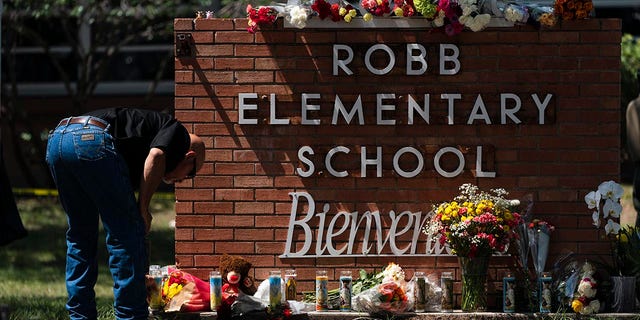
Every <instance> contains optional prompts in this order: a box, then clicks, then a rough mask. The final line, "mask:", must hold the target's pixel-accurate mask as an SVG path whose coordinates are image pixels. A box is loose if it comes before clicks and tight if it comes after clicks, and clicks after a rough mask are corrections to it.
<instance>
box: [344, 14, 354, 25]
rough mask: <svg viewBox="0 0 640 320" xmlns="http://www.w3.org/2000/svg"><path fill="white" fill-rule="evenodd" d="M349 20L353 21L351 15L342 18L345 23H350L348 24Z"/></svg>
mask: <svg viewBox="0 0 640 320" xmlns="http://www.w3.org/2000/svg"><path fill="white" fill-rule="evenodd" d="M351 19H353V17H351V15H348V14H347V15H345V16H344V21H345V22H346V23H350V22H351Z"/></svg>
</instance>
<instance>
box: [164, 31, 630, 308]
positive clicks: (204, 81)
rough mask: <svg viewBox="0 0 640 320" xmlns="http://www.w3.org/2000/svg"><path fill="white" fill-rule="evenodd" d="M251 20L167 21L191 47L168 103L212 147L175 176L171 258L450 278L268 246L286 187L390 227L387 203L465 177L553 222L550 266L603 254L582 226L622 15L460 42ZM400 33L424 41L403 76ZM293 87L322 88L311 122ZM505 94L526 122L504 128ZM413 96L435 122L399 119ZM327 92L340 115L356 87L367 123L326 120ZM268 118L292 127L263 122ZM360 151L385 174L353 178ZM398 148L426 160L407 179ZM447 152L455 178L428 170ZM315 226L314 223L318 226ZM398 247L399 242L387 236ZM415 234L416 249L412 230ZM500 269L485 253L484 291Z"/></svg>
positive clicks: (279, 231) (426, 260) (599, 173)
mask: <svg viewBox="0 0 640 320" xmlns="http://www.w3.org/2000/svg"><path fill="white" fill-rule="evenodd" d="M326 23H328V24H329V23H332V22H326ZM246 27H247V20H245V19H211V20H204V19H203V20H197V21H195V23H194V21H193V20H192V19H176V20H175V31H176V32H177V33H190V34H191V35H192V37H193V40H194V42H195V45H194V49H195V50H194V51H195V54H194V56H193V57H187V58H176V60H175V66H176V71H175V77H176V90H175V92H176V96H175V113H176V116H177V118H178V119H180V120H181V121H183V122H184V123H185V125H186V126H187V127H188V128H189V130H190V131H192V132H194V133H196V134H198V135H200V136H202V137H203V138H204V140H205V142H206V145H207V155H206V162H205V165H204V167H203V169H202V170H201V171H200V174H199V175H198V176H197V177H196V178H194V179H193V180H187V181H185V182H182V183H180V184H178V185H177V186H176V198H177V204H176V211H177V217H176V261H177V263H178V264H179V265H180V266H181V267H183V268H185V269H187V270H188V271H191V272H193V273H195V274H197V275H199V276H201V277H206V274H207V272H208V271H209V270H211V269H214V268H215V267H216V266H217V265H218V259H219V256H220V255H221V254H223V253H229V254H238V255H242V256H244V257H246V258H248V259H249V260H250V261H251V262H253V264H254V268H253V270H252V272H253V276H254V277H256V278H257V279H260V280H261V279H265V278H266V277H267V276H268V272H269V270H272V269H274V268H279V269H284V268H290V267H295V268H296V269H297V270H298V275H299V278H300V279H301V281H300V283H301V285H300V286H301V289H302V290H311V289H312V288H313V283H312V281H310V280H311V279H313V277H314V274H315V270H316V268H318V267H320V268H326V269H328V270H329V271H330V272H329V277H330V279H337V277H336V272H339V270H341V269H351V270H353V271H354V272H355V271H357V270H359V269H360V268H365V269H367V270H372V269H373V268H376V269H378V270H379V269H380V268H381V267H384V266H385V265H386V264H387V262H389V261H395V262H397V263H399V264H400V265H401V266H403V267H404V268H405V270H406V271H407V273H408V276H409V275H411V274H412V273H413V271H414V270H417V269H419V270H422V271H425V272H427V273H432V272H434V273H436V274H439V272H441V271H452V272H454V274H455V275H456V278H457V279H458V280H459V279H460V273H459V268H458V263H457V260H456V259H455V258H454V257H393V256H386V255H385V256H383V257H375V256H374V257H340V258H295V259H291V258H289V259H287V258H284V259H283V258H280V257H279V256H280V255H281V254H282V253H283V252H284V247H285V240H286V237H287V230H288V224H289V216H290V214H291V207H292V205H291V203H292V198H291V197H290V196H289V193H290V192H294V191H296V192H300V191H304V192H308V193H309V194H310V195H311V196H312V197H313V198H314V199H315V201H316V204H317V206H316V212H319V211H321V208H322V205H323V204H324V203H328V204H329V205H330V210H329V213H328V214H327V216H328V218H327V220H328V219H330V218H331V216H332V214H335V213H336V212H338V211H347V212H354V211H358V212H364V211H366V210H370V211H373V210H379V211H380V213H381V215H382V216H383V217H384V220H385V223H386V225H385V228H388V227H389V220H388V219H389V217H388V214H389V212H390V211H395V212H401V211H403V210H410V211H412V212H417V211H422V212H427V211H429V210H430V209H431V205H432V204H434V203H437V202H440V201H443V200H448V199H451V198H452V197H453V196H454V195H455V194H457V192H458V190H457V188H458V186H459V185H461V184H463V183H466V182H471V183H474V184H476V185H478V186H480V187H481V188H483V189H489V188H495V187H503V188H505V189H507V190H508V191H509V192H510V196H512V197H513V198H521V197H525V196H526V195H529V194H530V195H532V197H533V199H534V201H535V205H534V209H533V211H534V212H533V214H534V216H535V217H537V218H540V219H544V220H548V221H550V222H551V223H553V224H554V225H555V226H557V232H555V233H554V234H553V236H552V245H551V256H550V258H549V261H551V262H552V261H553V258H554V257H555V256H556V255H558V254H559V253H561V252H563V251H565V250H570V251H573V252H576V253H578V254H580V255H584V256H585V257H594V256H596V255H600V254H606V253H607V249H608V248H607V243H606V242H604V241H600V240H599V237H600V236H601V235H602V232H601V231H598V230H596V229H594V227H593V226H592V225H591V219H590V213H589V210H587V208H586V206H585V204H584V201H583V198H584V195H585V194H586V193H587V192H589V191H590V190H593V189H595V188H596V187H597V185H598V184H599V183H600V182H602V181H604V180H608V179H614V180H618V177H619V172H620V167H619V159H620V148H621V146H620V139H619V136H620V123H621V122H620V119H621V114H620V102H619V99H620V84H619V83H620V81H619V80H620V73H619V63H620V36H621V32H620V28H621V25H620V21H619V20H614V19H592V20H586V21H579V22H563V23H562V25H561V26H558V27H556V28H553V29H544V30H537V29H534V28H533V27H530V26H516V27H512V28H510V27H506V28H489V29H487V30H484V31H482V32H478V33H472V32H468V31H466V32H464V33H462V34H460V35H458V36H456V37H447V36H446V35H443V34H440V33H433V32H430V30H429V29H406V28H398V29H369V28H362V29H357V28H356V29H339V28H338V29H336V28H333V29H303V30H299V29H295V28H286V27H284V26H283V21H282V19H280V20H279V21H278V22H277V24H276V25H275V26H273V27H271V26H267V27H262V28H261V30H260V31H259V32H257V33H255V34H250V33H248V32H247V31H246ZM407 43H418V44H422V45H423V46H424V47H425V48H426V49H427V64H428V70H427V72H426V73H424V74H422V75H417V76H415V75H414V76H407V75H406V74H405V66H406V59H404V57H405V56H404V54H405V52H406V49H405V46H406V44H407ZM334 44H343V45H347V46H349V47H351V48H352V50H353V52H354V59H353V62H352V63H351V64H350V67H351V68H352V69H353V71H354V74H353V75H351V76H350V75H347V74H345V72H342V71H341V72H339V73H338V75H333V73H332V68H333V64H334V63H333V60H332V50H333V45H334ZM374 44H386V45H387V46H388V47H389V48H391V49H392V51H393V52H394V53H395V55H396V61H397V63H396V64H395V67H394V68H393V69H392V71H391V72H390V73H388V74H385V75H373V74H371V73H370V72H368V71H367V69H366V67H365V64H364V55H365V53H366V51H367V50H368V49H370V48H371V46H372V45H374ZM441 44H453V45H455V46H456V47H457V48H459V51H460V52H459V62H460V71H459V72H458V73H457V74H455V75H443V74H440V72H439V70H438V66H439V61H438V60H439V58H440V57H439V55H438V48H439V46H440V45H441ZM371 61H372V64H373V66H374V67H376V68H378V69H381V68H383V67H384V66H385V65H387V63H388V62H389V61H388V58H385V56H384V55H381V54H380V52H379V51H378V52H376V53H375V54H374V55H373V56H372V59H371ZM447 67H451V65H450V64H448V65H447ZM242 93H255V94H256V97H257V98H256V99H248V100H246V101H245V103H248V104H255V105H257V110H249V111H245V114H244V116H245V117H247V118H249V119H256V121H257V124H240V123H239V117H240V116H239V105H240V99H239V94H242ZM303 93H317V94H320V97H321V98H319V99H313V102H312V103H310V104H317V105H320V110H319V111H310V112H308V115H309V116H310V117H311V118H313V119H318V120H320V121H321V124H320V125H302V124H301V123H302V122H303V119H302V114H301V111H300V110H301V100H302V94H303ZM391 93H393V94H395V99H388V100H384V103H386V104H393V105H395V110H391V111H384V113H383V118H384V119H391V120H396V123H395V125H382V124H377V123H376V99H377V94H391ZM443 93H449V94H452V93H457V94H460V95H461V98H460V99H459V100H455V111H454V117H453V120H454V124H452V125H450V124H448V122H447V115H448V110H449V109H448V104H447V103H448V102H447V100H443V99H442V98H441V94H443ZM502 93H513V94H515V95H516V96H518V97H520V98H521V100H522V106H521V110H520V111H519V112H518V114H517V117H518V119H519V120H520V121H521V123H519V124H516V123H514V122H513V121H512V120H510V119H506V120H507V121H506V123H505V124H500V121H501V117H500V94H502ZM271 94H275V97H276V99H275V103H274V105H275V106H276V109H275V110H276V111H275V112H276V114H275V117H272V116H270V105H271V103H272V102H271ZM424 94H430V123H429V124H427V123H425V121H424V120H418V119H416V121H415V123H414V124H411V125H410V124H408V113H409V112H408V108H407V103H408V102H407V101H408V100H409V97H410V96H411V97H412V98H414V99H415V100H416V101H418V103H419V104H421V105H422V103H423V101H424V100H425V98H424ZM532 94H538V95H539V96H540V98H541V99H543V98H544V97H545V94H551V95H552V98H551V100H550V101H549V103H548V106H547V108H546V110H545V112H544V119H545V123H544V124H539V123H538V122H537V121H538V119H539V118H540V116H539V114H538V111H537V109H536V105H535V102H534V100H533V99H532V97H531V95H532ZM336 96H339V98H340V100H341V101H342V102H343V104H344V106H346V109H347V110H348V109H349V108H350V107H351V106H353V105H354V103H355V101H356V100H357V97H358V96H360V97H361V102H362V105H363V110H364V112H363V113H364V114H363V116H364V124H363V125H360V124H355V123H354V122H353V121H357V119H358V118H357V117H355V118H354V120H353V121H352V122H351V123H350V124H346V123H345V122H346V121H345V120H344V118H340V119H339V121H338V122H337V124H336V125H332V124H331V121H332V116H333V110H334V103H335V100H336ZM478 96H481V98H482V100H483V102H484V106H485V108H486V116H488V118H489V119H490V120H491V122H492V124H487V123H486V122H485V121H484V120H475V121H473V123H472V124H466V123H467V120H468V118H469V115H470V114H472V113H473V112H472V111H471V110H473V108H474V105H475V104H476V102H477V100H476V99H477V97H478ZM476 115H477V113H476ZM271 118H275V119H289V121H290V123H289V124H288V125H274V124H270V122H273V120H270V119H271ZM302 146H309V147H311V148H312V149H313V150H314V152H315V155H314V156H308V157H309V158H312V160H313V162H314V164H315V165H316V170H315V171H314V172H313V175H312V176H310V177H302V176H300V175H299V174H296V169H297V168H301V169H305V170H306V169H308V165H307V164H305V163H303V162H302V161H301V160H300V157H299V154H298V151H299V149H300V148H301V147H302ZM336 146H344V147H346V148H348V149H349V153H348V154H346V153H340V154H339V155H336V157H335V161H334V162H333V166H334V167H335V169H336V170H338V171H348V173H349V174H348V176H346V177H340V178H339V177H335V176H333V175H331V174H330V172H329V170H327V168H325V165H324V157H325V155H326V154H327V152H328V151H329V150H330V149H331V148H334V147H336ZM362 146H364V147H366V148H367V155H368V157H369V158H372V157H374V156H375V149H376V147H382V154H383V155H382V177H376V171H375V170H374V168H373V167H372V166H371V167H369V170H367V172H366V177H363V174H362V173H361V172H360V165H361V164H360V153H361V147H362ZM478 146H482V169H483V170H484V171H488V172H495V173H496V176H495V178H482V177H477V176H476V174H475V171H474V170H475V167H476V158H477V156H478V155H477V154H476V150H477V147H478ZM403 147H412V148H415V150H418V151H419V152H420V154H421V155H422V156H423V157H424V168H423V169H422V171H421V172H420V173H419V174H418V175H417V176H415V177H412V178H404V177H401V176H400V175H399V174H398V172H397V170H394V166H393V157H394V154H395V153H396V152H397V151H398V150H399V149H401V148H403ZM446 147H453V148H455V149H457V150H460V153H461V154H463V156H464V159H465V161H464V170H463V172H462V173H461V174H459V175H457V176H455V177H453V178H447V177H444V176H443V175H442V174H439V173H438V172H437V171H436V168H435V166H434V164H433V158H434V154H435V153H436V152H437V151H438V150H441V149H443V148H446ZM459 163H460V161H459V160H457V159H456V158H455V156H452V153H448V154H447V155H445V156H444V157H443V158H442V159H441V161H440V166H441V167H442V169H443V170H445V171H447V172H452V171H454V170H455V169H456V167H457V166H458V164H459ZM399 166H400V167H401V168H403V169H404V170H405V171H411V170H412V169H413V168H416V167H417V157H415V156H411V155H404V156H402V157H401V158H400V160H399ZM304 208H305V209H306V207H304ZM303 210H304V209H300V210H299V211H301V212H302V211H303ZM316 220H317V219H314V220H313V221H312V222H310V225H311V226H317V223H318V222H317V221H316ZM315 232H316V233H317V230H315ZM315 235H316V234H314V237H315ZM294 240H297V241H296V245H297V247H296V248H298V249H299V248H300V246H301V245H302V244H301V243H302V242H303V240H304V234H303V233H302V232H296V233H294ZM335 241H338V242H340V241H342V242H344V241H346V239H345V237H344V236H342V237H337V238H336V239H335ZM398 241H399V242H401V243H407V242H408V241H410V239H407V238H406V237H398ZM420 241H421V242H420V243H422V244H423V243H424V239H423V238H421V239H420ZM383 253H385V254H386V253H388V252H387V251H385V252H383ZM511 264H512V262H511V260H510V258H505V257H501V258H494V259H493V262H492V265H491V267H492V268H491V272H490V281H491V283H490V285H489V292H490V294H496V293H497V289H498V288H499V287H500V283H501V279H502V276H503V273H504V272H505V268H508V267H509V266H510V265H511ZM548 265H549V264H548ZM335 286H337V284H335ZM459 290H460V287H459V284H457V286H456V292H459ZM494 303H495V302H494Z"/></svg>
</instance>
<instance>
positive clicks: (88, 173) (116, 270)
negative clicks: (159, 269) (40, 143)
mask: <svg viewBox="0 0 640 320" xmlns="http://www.w3.org/2000/svg"><path fill="white" fill-rule="evenodd" d="M93 119H94V120H99V119H97V118H93ZM99 121H101V122H103V123H104V121H102V120H99ZM105 125H107V124H106V123H105ZM107 130H108V125H107V129H102V128H100V127H98V126H95V125H92V124H88V123H85V124H82V123H78V124H66V123H61V124H60V125H59V126H58V127H57V128H56V129H55V130H54V131H53V132H52V133H51V134H50V135H49V141H48V143H47V155H46V160H47V163H48V164H49V169H50V171H51V175H52V176H53V180H54V181H55V182H56V185H57V187H58V191H59V195H60V202H61V204H62V207H63V208H64V210H65V212H66V213H67V220H68V224H69V229H68V230H67V235H66V240H67V261H66V285H67V293H68V296H69V297H68V300H67V305H66V307H67V310H69V315H70V317H71V319H96V318H97V311H96V301H95V291H94V286H95V283H96V279H97V277H98V263H97V260H96V251H97V245H98V219H101V220H102V224H103V226H104V230H105V232H106V244H107V250H108V252H109V268H110V269H111V275H112V277H113V282H114V286H113V293H114V297H115V302H114V309H115V315H116V318H117V319H147V318H148V308H147V301H146V297H147V293H146V288H145V274H146V272H147V270H146V261H147V252H146V249H145V241H144V237H145V234H144V233H145V231H144V230H145V228H144V221H143V220H142V217H141V215H140V210H139V208H138V205H137V201H136V198H135V194H134V191H133V188H132V187H131V183H130V182H129V170H128V168H127V165H126V163H125V161H124V159H123V158H122V156H120V155H119V154H118V152H117V151H116V149H115V146H114V139H113V137H112V136H111V135H110V134H109V133H108V132H107Z"/></svg>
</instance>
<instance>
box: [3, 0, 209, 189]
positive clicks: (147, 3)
mask: <svg viewBox="0 0 640 320" xmlns="http://www.w3.org/2000/svg"><path fill="white" fill-rule="evenodd" d="M212 2H215V3H216V4H219V1H210V0H188V1H164V0H128V1H109V0H80V1H70V0H41V1H31V0H13V1H7V2H5V6H4V11H3V12H2V20H3V22H4V23H3V29H2V46H3V48H4V52H5V53H4V55H3V57H2V58H3V78H4V79H3V82H2V101H3V105H4V107H5V111H6V112H5V116H4V117H2V125H3V127H4V126H8V127H9V132H8V133H9V134H10V135H11V136H12V138H11V139H12V140H13V143H14V144H15V145H16V146H17V147H18V148H19V152H20V154H21V155H22V157H21V156H17V157H16V158H17V159H18V160H19V162H21V164H20V167H21V170H22V171H23V173H24V175H25V177H27V181H28V183H29V184H30V185H33V186H35V185H38V183H37V182H36V180H37V179H36V178H35V177H34V176H33V175H32V174H31V170H29V165H28V164H27V163H26V162H25V158H26V157H34V158H36V157H37V158H38V159H39V162H40V163H41V165H43V166H44V149H45V148H44V142H43V139H39V137H40V136H41V133H39V132H34V130H33V128H32V126H31V125H30V122H29V115H28V114H27V112H26V111H25V109H24V106H22V105H21V101H20V96H19V93H18V89H17V84H18V81H17V74H16V66H17V65H18V63H24V62H21V61H18V60H17V59H16V49H17V48H18V47H25V46H26V47H31V48H38V49H39V50H41V52H43V53H44V54H45V55H46V56H47V57H48V61H49V66H50V70H51V72H52V73H55V78H57V79H60V81H61V82H62V84H63V85H64V90H65V94H66V95H67V96H68V98H69V99H70V101H71V105H70V110H69V111H68V114H70V115H74V114H75V115H77V114H82V113H83V112H85V111H86V110H85V108H86V104H87V101H88V99H89V98H90V97H91V96H92V95H93V94H94V92H95V89H96V86H97V85H98V83H100V81H101V80H103V79H104V77H105V74H106V72H107V71H108V69H109V67H110V65H111V64H112V62H113V60H114V59H115V58H116V56H117V54H118V53H119V52H120V51H121V49H122V48H123V47H125V46H128V45H133V44H141V43H149V42H151V41H156V42H157V41H161V42H163V43H166V44H171V43H173V40H172V34H173V19H174V18H176V17H188V16H194V12H195V11H196V10H211V9H210V8H211V5H212ZM54 30H57V32H54ZM59 48H66V49H67V50H66V51H64V52H63V54H61V53H60V51H59V50H58V51H57V52H55V50H54V49H59ZM171 55H172V53H171V52H167V57H166V59H164V60H163V61H161V62H160V65H158V67H157V69H156V70H158V74H157V77H156V80H157V79H159V76H160V75H161V73H162V72H163V70H164V69H165V67H166V65H167V62H168V61H169V59H170V58H171ZM70 62H71V63H70ZM26 63H28V62H26ZM70 64H71V65H72V67H71V68H70V67H69V66H70ZM163 64H164V65H163ZM154 83H156V82H154ZM150 91H151V92H150V93H149V94H153V92H152V91H153V90H150ZM17 123H20V124H21V126H22V127H23V128H24V130H25V131H21V130H20V129H17V127H16V124H17ZM19 131H21V132H19ZM21 135H22V136H26V137H31V139H28V140H29V141H27V142H29V143H27V144H26V145H25V144H24V141H23V140H24V139H21V138H20V136H21ZM21 142H22V143H21ZM36 162H37V161H36ZM45 171H46V170H45Z"/></svg>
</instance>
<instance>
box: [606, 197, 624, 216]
mask: <svg viewBox="0 0 640 320" xmlns="http://www.w3.org/2000/svg"><path fill="white" fill-rule="evenodd" d="M621 212H622V205H621V204H620V202H618V201H615V202H614V201H613V200H611V199H607V201H606V202H605V203H604V206H603V207H602V216H603V217H604V218H606V217H608V216H611V217H613V218H620V213H621Z"/></svg>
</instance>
